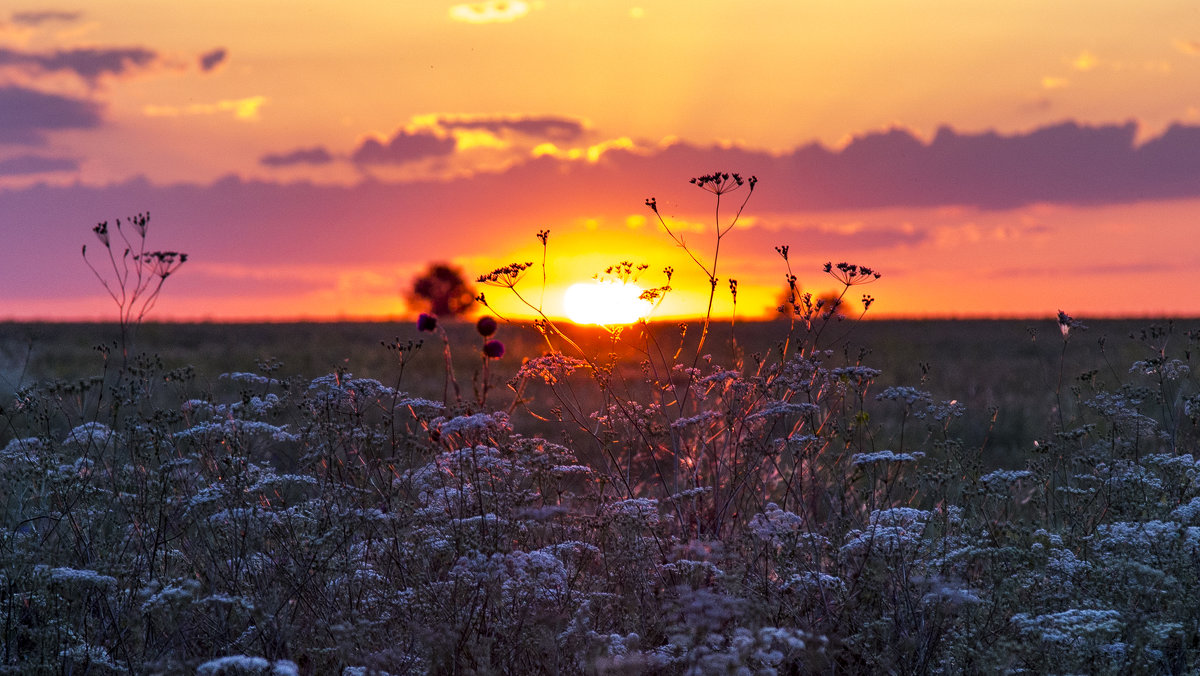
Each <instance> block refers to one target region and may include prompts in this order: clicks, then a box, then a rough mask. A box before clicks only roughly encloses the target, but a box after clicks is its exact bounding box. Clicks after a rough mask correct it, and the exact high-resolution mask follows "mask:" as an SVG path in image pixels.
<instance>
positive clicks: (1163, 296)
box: [0, 0, 1200, 320]
mask: <svg viewBox="0 0 1200 676" xmlns="http://www.w3.org/2000/svg"><path fill="white" fill-rule="evenodd" d="M712 171H728V172H740V173H741V174H743V175H745V176H749V175H751V174H753V175H756V176H757V177H758V184H757V187H756V190H755V192H754V195H753V197H752V198H751V199H750V201H749V204H748V205H747V206H746V211H745V212H744V214H743V216H742V218H741V220H740V221H739V223H738V225H737V226H736V227H735V228H734V229H733V230H732V231H731V232H730V233H729V235H728V236H727V238H726V239H725V240H723V241H722V243H721V256H720V261H719V268H718V271H717V274H718V276H719V277H720V278H721V279H722V283H721V285H720V286H719V289H720V290H721V293H719V294H718V300H717V303H716V311H717V312H718V313H719V314H728V313H729V312H730V311H731V305H730V299H729V294H728V292H727V286H726V284H725V281H724V280H726V279H727V278H730V277H734V278H737V279H738V281H739V297H738V306H737V313H738V314H739V315H743V316H747V317H751V316H766V314H767V313H768V312H773V308H774V306H775V305H776V304H777V302H778V298H779V295H780V293H781V291H782V289H783V280H784V275H785V274H786V272H787V268H786V267H785V265H784V261H783V260H782V259H781V258H780V257H779V256H778V255H777V254H776V253H775V251H774V248H775V246H776V245H782V244H786V245H788V246H789V247H790V252H791V254H790V264H791V268H792V271H793V272H794V273H795V274H796V275H797V276H798V277H799V282H800V284H801V285H802V286H803V287H804V289H805V290H808V291H812V292H814V293H818V294H820V293H825V292H827V291H829V290H831V289H832V288H833V286H834V285H833V284H832V283H831V282H830V280H828V278H827V277H825V275H824V274H823V273H822V272H821V266H822V264H824V263H825V262H826V261H833V262H835V263H836V262H838V261H849V262H852V263H859V264H864V265H869V266H871V267H873V268H875V269H877V270H879V271H881V272H882V273H883V277H882V279H880V280H879V281H878V282H877V283H875V284H873V285H871V286H870V287H867V288H864V289H862V290H865V291H868V292H869V293H870V294H871V295H872V296H874V297H875V305H874V306H873V307H872V314H874V315H876V316H920V317H976V316H982V317H1044V316H1053V315H1054V313H1055V312H1056V311H1057V310H1059V309H1062V310H1065V311H1067V312H1069V313H1070V314H1072V315H1075V316H1083V317H1087V316H1128V315H1133V316H1147V315H1163V314H1169V315H1190V316H1197V315H1200V237H1197V231H1198V230H1200V5H1197V4H1195V3H1186V2H1179V1H1178V0H1172V1H1166V0H1144V1H1142V2H1138V3H1132V2H1128V1H1127V0H1093V1H1091V2H1086V3H1084V2H1055V3H1047V2H1045V1H1044V0H1008V1H1006V2H995V3H982V2H962V1H961V0H953V1H943V0H924V1H920V2H917V1H910V0H886V1H885V0H842V1H840V2H836V3H835V2H816V1H809V0H803V1H797V0H787V1H779V2H776V1H756V2H728V1H725V2H709V1H707V0H688V1H687V2H683V1H676V0H658V1H656V0H635V1H632V2H618V1H611V0H538V1H532V2H520V1H515V0H514V1H508V2H482V3H471V4H455V3H453V2H445V3H443V2H436V1H432V0H421V1H420V2H416V1H411V2H410V1H400V2H396V1H390V0H389V1H387V2H381V1H377V2H365V1H364V2H346V3H334V2H316V1H297V0H287V1H286V2H285V1H283V0H236V1H234V0H205V1H204V2H200V1H192V0H177V1H173V2H160V1H157V0H153V1H152V0H124V1H118V0H88V2H80V3H78V4H74V5H72V4H57V3H51V4H47V3H44V2H25V1H23V0H16V1H15V2H8V3H5V7H4V9H2V10H0V230H2V232H3V243H2V244H0V285H2V289H3V290H2V292H0V319H108V318H114V317H115V306H114V305H113V302H112V300H111V299H109V298H108V297H107V296H106V295H105V293H104V290H103V288H102V287H101V286H100V284H99V282H98V281H97V280H96V279H95V277H94V276H93V275H92V272H91V271H90V270H89V269H88V267H87V266H86V265H85V263H84V260H83V258H82V257H81V256H80V248H81V246H82V245H84V244H87V245H88V255H89V257H93V256H95V255H96V254H99V253H101V252H102V247H101V244H100V242H99V241H98V240H97V239H96V237H95V236H94V235H93V233H92V227H93V226H94V225H96V223H98V222H99V221H106V220H107V221H110V222H111V221H113V220H115V219H116V218H125V217H127V216H132V215H134V214H136V213H138V212H143V211H147V210H148V211H149V212H150V213H151V214H152V219H151V223H150V230H149V233H148V240H149V246H150V248H151V249H164V250H177V251H184V252H187V253H188V254H189V259H188V262H187V263H186V264H185V265H184V266H182V267H181V268H180V269H179V270H178V272H177V273H176V274H175V275H173V276H172V277H171V278H169V279H168V280H167V282H166V285H165V288H164V291H163V295H162V297H161V300H160V301H159V303H158V305H157V306H156V307H155V308H154V311H153V313H152V315H151V316H152V318H157V319H181V320H194V319H211V320H242V319H296V318H307V319H338V318H380V319H383V318H392V317H397V316H407V315H408V314H410V308H408V307H407V306H406V304H405V301H404V294H403V290H404V289H405V288H406V287H408V286H409V285H411V282H412V280H413V278H414V276H415V275H417V274H418V273H419V272H420V271H421V270H422V269H423V268H424V267H425V266H426V265H427V264H429V263H431V262H434V261H445V262H449V263H451V264H453V265H456V266H459V267H460V268H461V269H462V270H463V271H464V272H465V273H466V274H467V275H469V276H470V277H472V278H473V277H476V276H478V275H481V274H484V273H486V272H488V271H490V270H492V269H493V268H495V267H498V266H500V265H504V264H507V263H510V262H514V261H520V262H525V261H535V262H540V260H541V243H540V242H539V241H538V239H537V237H536V233H537V232H538V231H539V230H543V229H549V230H550V237H549V250H548V260H547V279H548V282H547V289H546V292H545V307H546V309H547V311H548V312H550V313H551V314H554V315H561V314H562V312H563V308H562V305H561V296H562V293H563V291H564V289H565V288H566V287H567V286H568V285H570V284H572V283H575V282H579V281H584V280H587V279H588V278H589V277H591V276H592V275H593V273H596V272H600V271H602V270H603V269H604V268H605V267H607V266H609V265H612V264H614V263H616V262H618V261H621V260H625V259H628V260H631V261H633V262H634V263H646V264H648V265H649V266H650V267H649V269H648V270H647V271H646V272H645V273H644V275H643V280H642V281H643V283H644V284H645V285H648V286H656V285H658V284H660V283H662V278H661V274H660V271H661V269H662V268H663V267H664V266H667V265H670V266H673V267H674V269H675V270H676V274H675V278H674V280H673V286H674V287H675V289H676V290H675V291H674V292H672V293H671V294H669V295H668V297H667V300H666V301H665V302H664V304H663V305H662V307H660V308H659V311H658V312H659V316H661V317H664V318H665V317H674V316H685V315H688V314H694V313H697V312H702V311H703V309H704V303H705V300H706V298H707V285H706V284H705V283H704V282H703V277H702V273H701V272H700V270H699V269H698V268H697V266H695V265H694V264H693V263H692V262H691V261H690V259H689V258H688V257H687V256H686V254H685V253H684V252H683V251H681V250H680V249H679V248H677V247H675V246H674V244H673V242H672V241H671V239H670V238H669V237H668V236H667V234H666V233H665V232H663V230H662V228H661V227H660V226H659V225H658V223H657V221H656V220H655V219H654V217H653V214H652V213H651V212H650V211H649V210H648V209H647V208H646V207H645V204H644V203H645V200H646V198H648V197H651V196H654V197H655V198H656V199H657V203H658V206H659V211H660V212H661V213H662V214H663V216H664V217H665V218H666V219H667V221H668V223H669V224H671V225H672V227H673V228H675V229H676V230H677V231H679V232H683V233H685V236H686V238H687V242H688V244H689V245H690V246H692V247H694V250H695V251H696V253H697V254H698V256H699V258H700V259H701V260H704V261H708V260H710V259H711V257H712V247H713V226H714V211H713V207H714V202H713V200H712V198H711V196H710V195H708V194H707V193H704V192H702V191H700V190H698V189H697V188H695V187H694V186H692V185H689V183H688V179H689V178H691V177H693V176H699V175H701V174H706V173H710V172H712ZM743 196H744V193H743V192H739V193H734V194H733V195H730V196H727V199H726V200H725V201H723V202H722V212H721V218H722V223H723V224H727V223H728V220H727V219H728V217H730V216H731V215H732V209H731V208H730V207H731V206H732V207H736V205H737V204H740V202H741V198H742V197H743ZM92 260H93V262H96V263H99V264H104V263H106V259H103V258H92ZM100 267H101V269H102V270H103V265H101V266H100ZM485 290H486V292H487V295H488V298H489V300H493V301H494V302H496V304H497V305H498V307H500V309H501V310H502V311H504V312H511V311H513V310H514V309H515V306H514V304H513V302H512V299H511V298H510V297H509V296H508V295H506V294H505V290H504V289H492V288H488V289H485ZM518 290H521V291H523V292H526V293H527V297H529V298H531V299H537V298H539V297H541V293H542V292H541V275H540V272H538V271H537V270H536V266H535V270H534V271H532V272H531V273H530V274H529V275H528V276H527V277H526V278H525V279H524V280H523V281H522V282H521V285H520V286H518ZM858 293H859V290H856V292H855V294H854V295H852V296H851V299H852V300H857V297H858Z"/></svg>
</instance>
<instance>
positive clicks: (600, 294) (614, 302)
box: [563, 281, 653, 326]
mask: <svg viewBox="0 0 1200 676" xmlns="http://www.w3.org/2000/svg"><path fill="white" fill-rule="evenodd" d="M641 295H642V288H641V287H639V286H638V285H637V284H633V283H627V284H622V283H620V282H613V281H593V282H583V283H580V284H572V285H571V286H570V287H569V288H568V289H567V292H566V294H564V296H563V307H564V308H565V309H566V312H567V317H568V318H569V319H570V320H571V321H573V322H575V323H576V324H600V325H603V326H612V325H614V324H632V323H633V322H636V321H637V320H639V319H641V318H643V317H645V316H646V315H648V314H650V310H651V309H653V306H652V305H651V304H650V301H647V300H643V299H642V298H641Z"/></svg>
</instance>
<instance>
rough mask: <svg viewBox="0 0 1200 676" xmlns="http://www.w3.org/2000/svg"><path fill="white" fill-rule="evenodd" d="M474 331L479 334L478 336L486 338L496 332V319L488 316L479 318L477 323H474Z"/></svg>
mask: <svg viewBox="0 0 1200 676" xmlns="http://www.w3.org/2000/svg"><path fill="white" fill-rule="evenodd" d="M475 330H476V331H478V332H479V335H481V336H483V337H484V338H487V337H488V336H490V335H492V334H493V333H495V332H496V319H495V318H494V317H492V316H490V315H485V316H483V317H480V318H479V321H477V322H475Z"/></svg>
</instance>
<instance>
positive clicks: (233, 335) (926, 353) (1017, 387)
mask: <svg viewBox="0 0 1200 676" xmlns="http://www.w3.org/2000/svg"><path fill="white" fill-rule="evenodd" d="M1087 323H1088V325H1089V328H1088V330H1087V331H1086V332H1084V333H1082V334H1080V335H1077V336H1076V337H1075V339H1074V340H1073V341H1072V344H1071V345H1070V349H1069V350H1068V351H1067V352H1066V353H1065V354H1064V351H1063V349H1062V348H1063V345H1062V338H1061V335H1060V332H1059V327H1058V323H1057V322H1056V321H1055V319H1054V318H1053V317H1045V318H1041V319H1027V320H957V321H954V320H942V321H936V320H931V321H916V320H909V321H897V320H892V321H887V320H884V321H859V322H853V321H849V320H847V321H845V322H842V323H839V324H834V325H833V327H832V328H831V329H830V331H829V332H828V333H829V336H828V337H827V338H826V340H827V342H828V346H829V347H831V348H834V349H836V350H837V352H838V359H840V360H842V361H855V360H858V359H859V358H860V354H861V353H862V351H863V350H866V351H867V352H866V356H865V357H862V360H863V361H864V363H866V364H867V365H870V366H874V367H875V368H878V369H879V370H880V371H882V373H881V374H880V376H879V377H878V379H877V380H876V383H877V384H878V385H879V386H882V387H886V386H890V385H912V386H918V385H919V386H920V387H921V388H922V389H925V390H928V391H930V392H931V393H933V394H934V395H936V396H937V397H940V398H944V399H957V400H959V401H962V402H963V403H964V404H966V407H967V411H966V416H967V418H968V419H969V420H970V421H971V424H970V425H965V426H964V429H963V430H962V433H963V434H964V435H966V437H967V438H968V439H969V442H967V445H970V446H975V447H982V448H983V449H984V452H985V453H986V454H987V457H988V459H989V461H991V462H994V463H996V464H997V465H1007V464H1009V463H1017V464H1019V463H1020V462H1022V459H1023V454H1024V453H1025V452H1027V451H1028V449H1029V448H1030V445H1031V444H1032V442H1033V441H1034V440H1035V439H1037V438H1039V437H1040V436H1042V435H1045V434H1047V433H1048V432H1049V431H1050V429H1051V428H1050V425H1051V423H1052V422H1053V420H1054V419H1055V407H1056V406H1057V400H1056V396H1055V393H1056V391H1057V390H1059V389H1060V383H1059V373H1060V370H1061V371H1062V373H1063V378H1064V381H1063V386H1064V387H1070V385H1071V384H1072V383H1073V382H1075V380H1076V379H1077V378H1078V376H1079V375H1081V374H1083V373H1085V372H1087V371H1089V370H1092V369H1098V370H1100V371H1101V374H1099V376H1098V378H1099V380H1100V381H1101V382H1105V381H1107V382H1108V383H1109V384H1110V385H1112V386H1115V385H1117V384H1118V383H1120V382H1123V381H1124V380H1125V379H1127V376H1128V374H1127V373H1125V372H1126V371H1127V370H1128V368H1129V364H1131V363H1132V362H1133V361H1135V360H1138V359H1145V358H1147V357H1152V356H1154V350H1155V348H1154V347H1153V346H1147V345H1146V344H1145V343H1144V342H1142V341H1140V340H1136V339H1134V336H1139V335H1140V334H1141V333H1142V332H1143V331H1144V330H1146V329H1149V328H1150V327H1153V326H1159V327H1167V326H1169V325H1171V324H1172V322H1170V321H1166V320H1164V321H1157V322H1156V321H1152V320H1132V319H1131V320H1100V321H1091V320H1089V321H1088V322H1087ZM1174 324H1177V326H1176V327H1175V329H1174V332H1175V334H1176V336H1175V338H1174V343H1176V344H1179V345H1181V346H1182V345H1184V344H1185V343H1186V337H1185V335H1184V334H1185V333H1186V331H1187V330H1188V329H1191V328H1197V327H1200V321H1187V320H1176V321H1175V322H1174ZM446 330H447V332H448V334H449V336H450V337H451V341H452V343H453V347H454V353H455V354H462V355H471V354H473V353H474V352H476V351H477V350H476V349H475V348H476V346H477V343H478V342H479V336H478V335H477V334H476V333H475V329H474V327H473V325H472V324H471V323H453V322H452V323H448V324H447V325H446ZM653 330H654V331H655V333H656V334H659V335H670V334H673V333H676V332H677V330H678V329H677V326H676V325H675V324H665V325H656V326H654V327H653ZM786 332H787V324H786V323H784V322H750V323H744V322H743V323H739V324H737V326H736V330H735V331H733V332H732V335H733V336H736V338H737V340H738V341H739V346H740V348H741V351H742V353H743V354H744V356H749V355H753V354H754V353H756V352H757V353H760V354H765V353H767V352H769V351H770V350H771V349H772V348H775V347H777V344H778V343H779V342H780V341H781V340H782V338H783V336H784V335H785V334H786ZM502 334H503V338H504V341H505V342H506V343H507V344H508V350H509V354H508V356H507V358H505V359H502V360H499V361H497V362H494V363H493V365H492V371H493V373H494V379H495V380H496V382H498V383H500V384H501V387H500V388H498V391H497V392H495V393H494V395H493V398H492V399H491V400H490V401H491V402H492V403H493V404H507V403H508V401H509V400H510V399H511V393H510V392H508V391H507V390H505V389H504V388H503V384H504V383H505V382H506V381H508V380H509V379H510V378H511V377H512V376H513V375H514V374H515V373H516V371H517V368H518V367H519V366H520V362H521V359H522V358H527V357H532V356H536V355H539V354H541V353H542V352H544V351H545V350H546V345H545V343H544V342H543V341H542V339H541V338H540V337H539V336H538V334H537V333H536V331H534V330H533V328H531V327H530V326H528V325H504V327H503V331H502ZM697 334H698V327H697V326H696V325H694V324H693V325H692V326H691V327H690V335H691V336H692V338H691V339H690V341H689V343H688V344H689V346H690V345H692V344H694V337H695V335H697ZM117 335H118V332H117V328H116V327H115V326H112V325H106V324H21V323H0V389H3V390H4V391H6V392H12V391H15V390H16V389H17V388H18V387H19V386H21V385H29V384H32V383H36V382H40V381H45V380H53V379H59V380H74V379H79V378H84V377H88V376H93V375H96V374H97V373H99V372H100V370H101V366H102V359H101V356H100V355H99V354H98V353H97V351H96V346H97V345H102V344H105V343H108V344H112V343H113V341H114V339H115V338H116V336H117ZM572 335H573V336H575V337H577V338H578V340H579V341H580V342H581V343H583V344H586V345H588V348H589V349H594V350H596V351H597V352H605V351H609V350H610V349H612V348H611V346H610V345H609V343H608V338H607V334H605V333H604V332H603V331H602V330H600V329H578V328H576V329H572ZM714 338H715V339H714V340H713V341H712V342H710V343H709V344H708V350H707V351H709V352H711V353H713V354H714V357H715V359H716V360H717V361H718V362H719V363H723V364H728V363H730V360H731V329H730V328H729V327H728V326H719V327H717V328H715V329H714ZM422 339H424V343H425V344H424V345H423V348H422V349H421V350H420V351H418V352H416V353H415V354H414V355H413V356H412V357H411V358H410V361H409V364H408V366H407V367H406V370H405V372H404V378H403V380H402V382H401V383H400V389H402V390H404V391H406V392H409V393H411V394H414V395H417V396H423V397H434V398H439V399H440V398H441V395H442V388H443V376H444V368H443V361H442V348H441V345H439V344H436V343H435V341H433V339H432V337H431V336H430V335H429V334H422V333H420V332H418V331H417V329H416V325H415V324H414V323H411V322H409V323H403V324H399V323H395V324H393V323H304V324H147V325H145V326H143V327H141V329H140V332H139V334H138V350H140V351H142V352H146V353H150V354H154V355H156V356H157V357H160V358H161V359H162V361H163V364H164V366H165V367H166V368H168V369H174V368H179V367H183V366H191V367H193V368H194V369H195V371H196V377H197V388H198V391H200V392H216V393H221V392H224V393H225V394H228V393H230V392H231V391H234V392H235V391H236V388H231V386H230V385H229V383H227V382H222V381H221V379H220V378H219V376H220V375H221V374H223V373H234V372H245V371H250V372H255V371H257V368H258V367H257V364H258V363H259V362H262V361H272V360H273V361H276V362H278V363H279V369H280V371H281V372H282V373H284V374H287V375H290V376H297V377H301V378H305V379H312V378H316V377H318V376H322V375H326V374H329V373H332V372H334V371H335V370H337V369H339V368H340V369H345V370H347V371H349V372H350V373H352V374H353V375H354V376H356V377H362V378H374V379H376V380H379V381H381V382H383V383H385V384H388V385H396V381H397V379H398V378H399V376H400V370H399V366H398V359H397V355H396V354H395V352H394V351H389V350H387V349H385V348H384V347H383V346H382V345H381V344H380V343H381V342H395V341H397V340H399V341H401V342H403V341H408V340H414V341H419V340H422ZM1102 340H1103V342H1104V345H1103V346H1102V345H1101V344H1100V343H1101V341H1102ZM638 348H639V341H638V337H637V336H636V335H632V333H631V334H627V335H626V336H625V337H624V338H623V340H622V342H621V343H620V344H618V346H617V352H618V353H619V356H620V357H621V358H622V359H625V360H627V361H628V360H636V359H637V358H638ZM456 366H457V371H458V372H459V377H460V378H462V379H463V380H464V381H465V382H466V383H468V384H469V382H470V379H471V377H472V375H473V374H475V373H477V372H478V371H479V361H478V359H470V360H461V361H459V362H458V363H457V364H456ZM923 366H924V367H927V370H926V368H923ZM506 396H507V397H509V399H506V398H505V397H506ZM1066 403H1067V404H1068V405H1070V404H1071V402H1070V401H1067V402H1066ZM587 407H588V408H589V410H594V409H595V408H598V407H599V400H596V401H595V402H591V405H590V406H587ZM992 409H995V414H996V415H995V421H994V424H993V423H992V422H991V420H990V418H991V414H992ZM989 428H990V429H991V434H990V438H989V440H988V443H987V444H986V445H984V444H983V439H984V436H985V435H984V432H985V431H986V430H988V429H989Z"/></svg>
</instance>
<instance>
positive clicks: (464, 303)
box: [406, 263, 475, 317]
mask: <svg viewBox="0 0 1200 676" xmlns="http://www.w3.org/2000/svg"><path fill="white" fill-rule="evenodd" d="M406 298H407V300H408V304H409V307H411V308H412V309H414V310H419V311H423V312H429V313H431V314H434V315H438V316H441V317H449V316H453V315H460V314H463V313H464V312H466V311H467V308H468V307H470V306H471V303H473V302H475V289H474V288H473V287H472V286H471V285H470V284H469V283H467V280H466V278H465V277H463V273H462V271H461V270H459V269H458V268H456V267H453V266H451V265H449V264H448V263H431V264H430V265H429V267H428V268H427V269H426V270H425V272H423V273H422V274H421V275H419V276H418V277H417V278H416V279H415V280H413V285H412V288H411V289H410V290H409V291H408V294H407V296H406Z"/></svg>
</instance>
